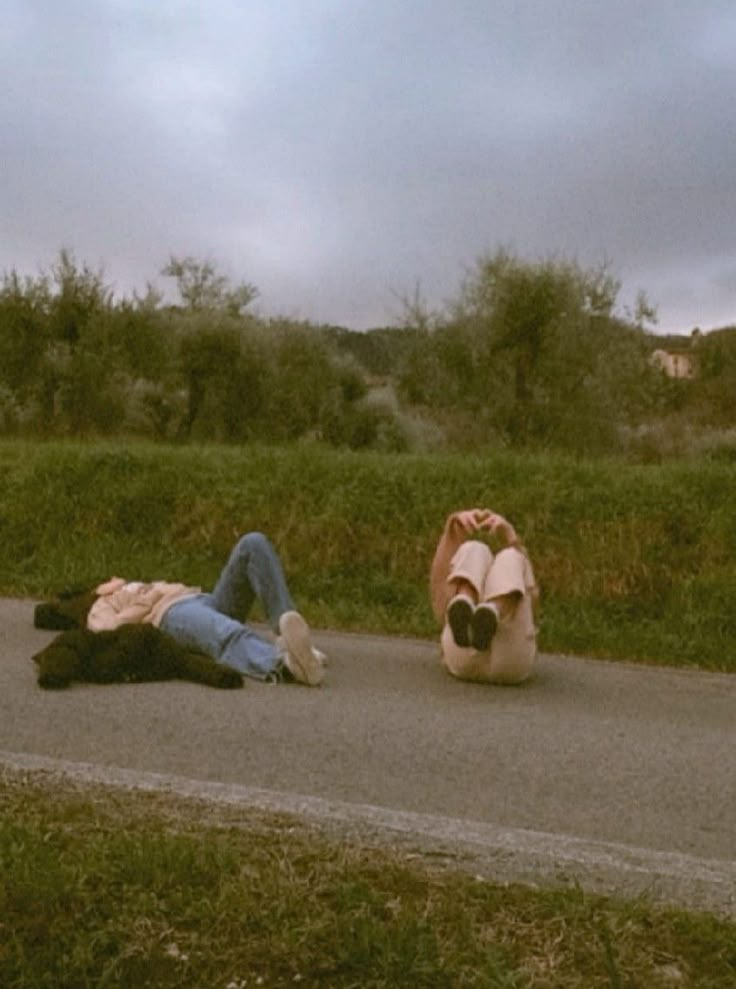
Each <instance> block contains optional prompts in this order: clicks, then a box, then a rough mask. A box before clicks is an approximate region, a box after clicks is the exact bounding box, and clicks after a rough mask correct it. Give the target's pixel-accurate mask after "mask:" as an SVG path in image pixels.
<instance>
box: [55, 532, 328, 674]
mask: <svg viewBox="0 0 736 989" xmlns="http://www.w3.org/2000/svg"><path fill="white" fill-rule="evenodd" d="M256 598H257V599H258V600H259V601H260V602H261V604H262V605H263V608H264V611H265V613H266V619H267V622H268V624H269V625H270V627H271V629H272V631H273V632H274V633H275V634H276V641H275V642H274V641H271V640H269V639H268V638H266V637H265V636H262V635H259V634H258V633H257V632H256V631H255V630H254V629H253V628H251V627H250V626H249V625H248V624H247V623H246V621H245V619H246V618H247V616H248V614H249V612H250V610H251V607H252V606H253V604H254V602H255V600H256ZM40 607H41V608H48V609H52V608H54V607H56V611H57V614H56V618H57V619H58V620H59V621H61V622H64V621H66V622H67V624H57V625H55V626H54V625H48V624H47V625H46V626H45V627H57V628H62V627H69V625H70V624H72V625H73V624H82V625H86V627H87V628H88V629H89V630H90V631H92V632H102V631H109V630H111V629H115V628H118V627H119V626H121V625H127V624H139V623H150V624H152V625H156V626H158V627H159V628H160V629H161V631H163V632H166V633H168V635H170V636H171V637H172V638H174V639H175V640H176V641H177V642H178V643H179V644H180V645H182V646H184V647H185V648H187V649H190V650H193V651H198V652H203V653H206V654H207V655H209V656H212V658H213V659H215V660H216V661H217V662H219V663H223V664H225V665H227V666H231V667H233V668H234V669H236V670H239V671H240V672H241V673H243V674H244V675H245V676H249V677H253V678H255V679H258V680H267V681H280V680H286V681H289V680H295V681H297V682H299V683H304V684H307V685H309V686H313V687H315V686H318V685H319V684H320V683H321V682H322V680H323V679H324V675H325V659H326V657H325V655H324V653H322V652H320V650H319V649H316V648H315V647H314V646H313V644H312V640H311V633H310V630H309V626H308V625H307V623H306V621H305V620H304V618H303V617H302V615H301V614H300V613H299V612H298V611H296V610H295V607H294V603H293V601H292V598H291V595H290V593H289V589H288V586H287V583H286V578H285V576H284V571H283V567H282V564H281V560H280V558H279V556H278V554H277V552H276V550H275V549H274V547H273V545H272V544H271V542H270V541H269V539H268V538H267V537H266V536H265V535H263V533H261V532H249V533H247V534H246V535H244V536H242V537H241V538H240V539H239V541H238V542H237V544H236V545H235V547H234V549H233V550H232V553H231V554H230V558H229V560H228V562H227V564H226V565H225V568H224V569H223V571H222V573H221V574H220V577H219V579H218V581H217V583H216V585H215V588H214V590H213V591H212V592H211V593H204V592H203V591H202V590H201V588H199V587H189V586H187V585H185V584H174V583H168V582H166V581H158V580H157V581H153V582H152V583H143V582H141V581H128V580H125V579H124V578H122V577H111V578H110V579H109V580H107V581H105V582H104V583H103V584H100V585H98V586H97V587H95V588H94V590H93V591H92V592H90V593H88V594H87V595H77V596H76V598H75V599H74V600H69V599H67V600H64V599H62V600H60V601H59V602H57V603H56V605H55V606H54V605H47V606H44V605H42V606H40ZM75 608H76V609H77V611H76V612H75ZM44 617H45V618H46V620H48V617H49V616H44ZM50 617H52V618H53V617H54V616H50Z"/></svg>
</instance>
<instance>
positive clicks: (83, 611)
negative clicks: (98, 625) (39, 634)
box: [33, 585, 97, 632]
mask: <svg viewBox="0 0 736 989" xmlns="http://www.w3.org/2000/svg"><path fill="white" fill-rule="evenodd" d="M95 586H97V585H95ZM96 600H97V593H96V591H95V590H94V588H89V587H88V588H84V589H82V588H78V587H76V588H71V589H69V590H66V591H61V593H60V594H58V595H57V597H56V598H55V599H54V600H53V601H45V602H43V603H42V604H37V605H36V607H35V610H34V612H33V624H34V625H35V627H36V628H45V629H49V630H50V631H54V632H63V631H65V630H66V629H69V628H84V627H85V625H86V624H87V615H88V613H89V609H90V608H91V607H92V605H93V604H94V603H95V601H96Z"/></svg>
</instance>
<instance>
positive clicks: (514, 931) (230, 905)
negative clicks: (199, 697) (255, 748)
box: [0, 772, 736, 989]
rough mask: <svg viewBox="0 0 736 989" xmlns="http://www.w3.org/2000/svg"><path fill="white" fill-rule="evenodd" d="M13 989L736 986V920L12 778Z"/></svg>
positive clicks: (2, 869)
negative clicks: (535, 885)
mask: <svg viewBox="0 0 736 989" xmlns="http://www.w3.org/2000/svg"><path fill="white" fill-rule="evenodd" d="M0 806H2V808H3V813H2V815H0V985H2V986H3V987H4V989H21V987H22V989H84V987H90V989H92V987H95V989H105V987H110V989H128V987H130V989H138V987H141V986H155V987H156V989H165V987H168V986H171V987H172V989H173V987H176V989H187V987H192V989H195V987H196V989H198V987H204V986H206V987H207V989H249V987H255V986H268V987H272V989H276V987H286V986H291V987H293V986H303V987H305V989H306V987H319V989H322V987H325V986H329V987H334V989H340V987H345V989H348V987H350V989H357V987H361V989H371V987H386V989H398V987H409V986H411V987H412V989H424V987H427V989H429V987H437V989H446V987H449V986H452V987H466V986H467V987H471V986H472V987H489V989H490V987H494V989H604V987H607V989H623V987H626V989H634V987H641V989H644V987H646V989H675V987H677V989H731V987H732V986H733V985H734V984H736V925H734V924H733V923H731V922H728V921H727V920H722V919H717V918H714V917H709V916H707V915H702V914H694V913H685V912H681V911H673V910H666V909H662V908H655V907H653V906H651V905H647V904H646V903H645V902H643V901H640V902H636V903H623V902H617V901H615V900H611V899H607V898H603V897H596V896H589V895H586V894H584V893H582V892H580V891H568V892H562V891H559V890H557V891H540V890H531V889H524V888H522V887H520V886H510V887H501V886H496V885H494V884H492V883H488V882H484V881H477V880H474V879H473V877H470V876H465V875H461V874H456V873H453V872H446V871H442V870H439V869H433V868H430V867H429V866H428V865H425V864H423V863H422V862H420V861H417V860H416V858H412V859H411V860H410V859H408V858H407V857H404V856H401V855H399V854H396V853H391V852H390V851H386V850H383V851H382V850H377V849H369V848H365V847H363V848H361V847H358V846H353V845H350V844H346V843H344V842H342V843H337V842H336V841H334V840H333V839H331V838H330V837H329V836H326V835H323V834H321V833H320V832H318V831H316V830H314V829H310V828H307V827H306V826H304V825H301V824H300V823H299V822H298V821H296V820H293V819H290V818H273V817H269V816H266V815H262V814H257V813H255V812H252V813H248V812H244V811H243V810H242V809H240V810H236V809H234V808H231V809H228V808H224V807H218V808H217V809H216V816H215V813H214V812H213V810H212V809H210V808H208V806H207V805H205V804H198V803H197V802H196V801H184V800H179V799H176V798H173V797H171V796H168V797H167V796H157V795H152V794H133V793H127V792H117V791H115V790H113V789H107V788H99V787H98V788H87V787H79V788H76V789H75V787H74V786H71V787H70V788H63V789H56V788H55V786H54V784H49V783H46V784H45V785H39V782H38V780H36V779H34V777H33V776H30V775H27V774H22V773H20V774H13V773H10V772H6V773H5V774H4V776H0Z"/></svg>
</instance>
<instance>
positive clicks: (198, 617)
mask: <svg viewBox="0 0 736 989" xmlns="http://www.w3.org/2000/svg"><path fill="white" fill-rule="evenodd" d="M161 631H162V632H166V633H167V634H168V635H170V636H172V637H173V638H174V639H176V641H177V642H178V643H179V644H180V645H182V646H184V647H185V648H187V649H195V650H198V651H200V652H204V653H207V655H208V656H212V658H213V659H214V660H216V661H217V662H218V663H223V664H225V665H226V666H232V667H234V668H235V669H236V670H239V671H240V672H241V673H243V674H245V675H246V676H250V677H255V678H256V679H258V680H265V679H268V678H269V677H270V676H271V674H273V673H274V672H275V671H276V670H277V669H278V668H279V667H280V665H281V656H280V653H279V651H278V649H277V647H276V645H275V643H273V642H269V641H268V640H267V639H264V638H262V637H261V636H260V635H258V634H257V633H256V632H254V631H253V630H252V629H251V628H249V627H248V626H247V625H243V624H242V623H241V622H239V621H236V620H235V619H234V618H230V617H229V616H228V615H223V614H221V612H219V611H218V610H217V608H216V607H215V603H214V601H213V599H212V595H211V594H198V595H197V596H196V597H192V598H185V600H184V601H179V602H178V603H177V604H173V605H172V606H171V607H170V608H169V609H168V611H167V612H166V614H165V615H164V617H163V619H162V621H161Z"/></svg>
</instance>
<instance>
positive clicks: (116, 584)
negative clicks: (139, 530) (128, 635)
mask: <svg viewBox="0 0 736 989" xmlns="http://www.w3.org/2000/svg"><path fill="white" fill-rule="evenodd" d="M95 590H96V592H97V594H98V595H99V597H98V598H97V600H96V601H95V603H94V604H93V605H92V607H91V608H90V610H89V614H88V615H87V628H88V629H89V630H90V631H91V632H107V631H110V630H111V629H114V628H118V626H120V625H131V624H133V625H140V624H148V625H159V624H160V623H161V619H162V618H163V617H164V615H165V613H166V612H167V611H168V609H169V608H170V607H171V606H172V604H176V603H177V602H178V601H183V600H184V598H188V597H193V596H194V595H195V594H200V593H201V590H200V588H199V587H187V586H186V585H185V584H169V583H167V582H166V581H163V580H156V581H153V583H150V584H143V583H141V582H140V581H131V582H129V581H126V580H123V578H122V577H113V578H111V579H110V580H108V581H107V582H106V583H104V584H100V586H99V587H97V588H95Z"/></svg>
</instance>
